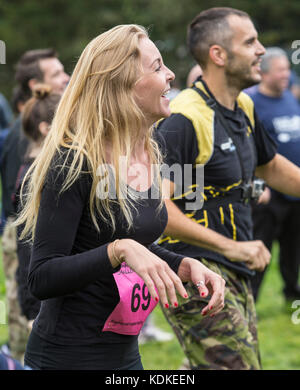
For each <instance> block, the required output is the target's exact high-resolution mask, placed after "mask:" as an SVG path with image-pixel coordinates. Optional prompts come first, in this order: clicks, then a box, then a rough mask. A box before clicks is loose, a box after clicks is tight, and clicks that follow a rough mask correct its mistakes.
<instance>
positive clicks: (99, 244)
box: [28, 159, 184, 345]
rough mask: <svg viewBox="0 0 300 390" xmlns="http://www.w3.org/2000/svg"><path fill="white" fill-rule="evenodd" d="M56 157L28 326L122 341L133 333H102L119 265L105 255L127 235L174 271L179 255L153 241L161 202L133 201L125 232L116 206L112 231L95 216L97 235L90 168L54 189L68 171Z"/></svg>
mask: <svg viewBox="0 0 300 390" xmlns="http://www.w3.org/2000/svg"><path fill="white" fill-rule="evenodd" d="M59 160H60V159H56V160H54V161H56V162H55V163H52V166H51V168H50V170H49V172H48V175H47V178H46V181H45V185H44V187H43V190H42V194H41V201H40V207H39V213H38V219H37V225H36V233H35V239H34V243H33V248H32V257H31V262H30V268H29V276H28V282H29V287H30V290H31V292H32V294H33V295H34V296H35V297H37V298H38V299H40V300H42V304H41V309H40V312H39V315H38V317H37V319H36V320H35V322H34V325H33V330H34V331H35V332H36V333H38V334H39V336H40V337H43V338H46V339H47V340H49V341H53V342H56V343H58V344H60V343H61V344H66V343H68V344H73V345H75V344H77V345H82V344H90V343H94V342H101V340H103V342H106V343H107V342H113V343H115V342H120V340H122V342H124V338H125V339H126V338H128V339H130V337H132V336H121V335H118V334H114V333H110V332H102V328H103V325H104V323H105V321H106V319H107V318H108V316H109V315H110V313H111V312H112V311H113V309H114V308H115V306H116V305H117V304H118V302H119V295H118V289H117V286H116V283H115V280H114V277H113V273H114V272H116V271H117V270H116V269H113V268H112V266H111V263H110V260H109V258H108V254H107V246H108V243H109V242H111V241H113V240H115V239H116V238H132V239H134V240H136V241H138V242H140V243H141V244H143V245H145V246H146V247H148V248H149V249H150V250H151V251H152V252H153V253H155V254H156V255H158V256H159V257H161V258H162V259H163V260H165V261H167V262H168V264H169V265H170V267H171V268H172V269H173V270H174V271H175V272H177V270H178V267H179V264H180V262H181V260H182V258H183V257H184V256H181V255H176V254H174V253H172V252H169V251H167V250H164V249H163V248H160V247H159V246H157V245H155V244H153V242H154V241H155V240H156V239H157V238H158V237H159V236H160V235H161V233H162V232H163V230H164V228H165V226H166V224H167V211H166V208H165V206H164V207H163V208H162V209H161V210H160V211H158V208H157V206H158V203H159V201H158V200H157V199H141V200H140V201H139V202H137V203H136V205H135V206H136V210H133V211H132V212H133V220H134V223H133V228H132V229H130V230H129V231H127V226H126V223H125V220H124V217H123V216H122V214H121V212H120V209H119V207H118V205H116V206H115V209H114V213H115V218H116V231H115V233H114V234H112V230H111V227H110V226H109V224H107V223H106V222H105V221H103V220H101V218H100V217H98V218H97V220H98V223H99V227H100V233H99V232H98V231H97V230H96V228H95V226H94V224H93V222H92V219H91V215H90V211H89V195H90V190H91V184H92V181H91V180H92V179H91V176H90V174H88V173H86V172H82V173H81V175H80V176H79V178H78V179H77V180H76V181H75V182H74V184H73V185H72V186H71V187H70V188H69V189H67V190H66V191H64V192H63V193H62V194H59V191H60V189H61V188H62V183H63V181H64V178H65V175H66V172H67V168H64V170H62V171H61V168H60V167H61V163H62V161H59ZM149 192H151V191H150V190H149V191H148V193H149ZM125 342H126V340H125Z"/></svg>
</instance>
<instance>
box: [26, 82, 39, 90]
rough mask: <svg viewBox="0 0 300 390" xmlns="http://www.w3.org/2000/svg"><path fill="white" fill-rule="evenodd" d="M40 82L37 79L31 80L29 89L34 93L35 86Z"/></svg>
mask: <svg viewBox="0 0 300 390" xmlns="http://www.w3.org/2000/svg"><path fill="white" fill-rule="evenodd" d="M38 82H39V81H38V80H37V79H30V80H29V81H28V87H29V88H30V89H31V91H33V88H34V86H35V85H36V84H37V83H38Z"/></svg>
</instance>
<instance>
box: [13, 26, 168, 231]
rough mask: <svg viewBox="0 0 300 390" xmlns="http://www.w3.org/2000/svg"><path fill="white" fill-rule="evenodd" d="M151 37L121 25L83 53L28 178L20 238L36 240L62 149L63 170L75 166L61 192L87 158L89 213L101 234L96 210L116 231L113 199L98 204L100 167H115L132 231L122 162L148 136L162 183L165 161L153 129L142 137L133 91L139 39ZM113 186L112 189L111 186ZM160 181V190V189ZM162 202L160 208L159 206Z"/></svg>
mask: <svg viewBox="0 0 300 390" xmlns="http://www.w3.org/2000/svg"><path fill="white" fill-rule="evenodd" d="M145 37H146V38H147V37H148V34H147V31H146V30H145V29H144V28H143V27H141V26H137V25H121V26H117V27H114V28H112V29H111V30H108V31H106V32H104V33H103V34H101V35H99V36H98V37H96V38H94V39H93V40H92V41H91V42H90V43H89V44H88V45H87V46H86V48H85V49H84V51H83V52H82V54H81V56H80V58H79V60H78V62H77V64H76V66H75V69H74V71H73V74H72V76H71V79H70V82H69V84H68V86H67V88H66V90H65V92H64V94H63V96H62V98H61V100H60V103H59V105H58V108H57V112H56V114H55V117H54V119H53V122H52V124H51V130H50V132H49V134H48V136H47V138H46V140H45V142H44V145H43V149H42V151H41V153H40V155H39V156H38V157H37V159H36V160H35V161H34V163H33V165H32V166H31V168H30V170H29V171H28V174H27V176H26V177H25V180H24V181H23V183H24V182H25V181H26V179H27V178H29V180H28V187H27V191H26V192H27V194H26V196H25V198H26V200H25V203H24V205H23V207H22V211H21V212H20V214H19V216H18V218H17V220H16V224H23V225H24V229H23V232H22V235H21V238H24V237H25V236H31V238H34V234H35V226H36V222H37V215H38V209H39V205H40V199H41V191H42V188H43V185H44V182H45V178H46V175H47V172H48V170H49V167H50V164H51V162H52V161H53V158H54V156H55V155H56V154H57V153H61V147H65V148H67V150H68V153H67V156H66V157H65V159H64V164H63V166H62V167H61V169H63V168H65V166H66V162H67V160H68V158H69V157H70V153H72V163H71V164H70V167H68V173H67V175H66V177H65V180H64V182H63V186H62V188H61V192H63V191H65V190H66V189H68V188H69V187H70V186H71V185H72V184H73V183H74V182H75V181H76V179H77V178H78V177H79V175H80V172H81V171H82V168H83V162H84V160H85V158H86V161H87V164H88V170H89V173H90V174H91V176H92V187H91V192H90V199H89V209H90V214H91V217H92V220H93V223H94V225H95V227H96V228H97V230H98V231H99V226H98V224H97V218H96V211H97V212H98V213H99V214H100V216H101V217H102V218H104V219H105V220H106V221H107V222H108V223H110V225H111V227H112V229H113V230H115V226H116V221H115V218H114V215H113V212H112V203H113V202H114V201H113V200H112V199H110V197H109V196H108V197H106V198H105V199H101V200H99V197H98V196H97V191H98V190H99V188H98V189H97V184H98V183H99V171H98V172H97V169H98V167H99V166H105V165H106V164H107V163H112V165H113V167H114V169H115V175H114V177H115V181H116V182H115V183H114V184H115V186H116V189H117V201H118V203H119V205H120V208H121V211H122V212H123V214H124V216H125V218H126V221H127V224H128V227H131V226H132V224H133V222H132V211H131V207H132V205H133V200H134V199H135V196H134V195H133V196H131V197H130V196H129V197H128V196H122V194H124V193H125V192H126V191H127V189H126V183H125V182H122V181H119V180H118V178H119V164H118V157H119V156H125V159H126V163H127V166H128V164H129V161H130V158H131V156H132V153H133V151H134V147H135V144H136V142H137V141H138V140H141V137H145V148H146V151H147V153H148V155H149V158H150V163H151V164H152V166H153V167H155V169H156V175H155V176H156V177H157V178H159V177H160V175H159V172H158V170H159V164H160V163H161V156H160V152H159V148H158V146H157V144H156V142H155V141H154V140H153V138H152V130H150V129H149V132H148V133H147V134H144V133H143V134H141V129H142V123H143V120H144V116H143V113H142V112H141V110H140V109H139V108H138V106H137V104H136V102H135V100H134V92H133V87H134V84H135V82H136V81H137V79H138V77H139V75H141V61H140V51H139V40H140V39H141V38H145ZM107 141H109V143H110V145H111V155H112V158H113V161H110V162H108V161H107V157H106V156H107V150H106V145H107ZM109 185H112V183H110V184H109ZM160 185H161V184H160V182H159V188H160ZM161 205H162V201H161V203H160V207H161Z"/></svg>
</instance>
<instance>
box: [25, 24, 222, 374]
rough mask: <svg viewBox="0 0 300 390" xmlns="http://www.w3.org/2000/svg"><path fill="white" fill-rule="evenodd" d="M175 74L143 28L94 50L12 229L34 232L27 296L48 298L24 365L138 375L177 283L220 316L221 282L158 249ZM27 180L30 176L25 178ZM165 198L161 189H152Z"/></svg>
mask: <svg viewBox="0 0 300 390" xmlns="http://www.w3.org/2000/svg"><path fill="white" fill-rule="evenodd" d="M173 79H174V74H173V73H172V72H171V71H170V70H169V69H168V68H167V67H166V66H165V65H164V64H163V60H162V58H161V55H160V53H159V51H158V50H157V48H156V47H155V45H154V44H153V42H151V41H150V39H149V38H148V35H147V32H146V31H145V29H144V28H142V27H139V26H136V25H124V26H117V27H115V28H113V29H111V30H109V31H107V32H105V33H103V34H101V35H99V36H98V37H96V38H95V39H94V40H93V41H91V42H90V43H89V44H88V45H87V47H86V48H85V49H84V51H83V53H82V54H81V56H80V58H79V60H78V63H77V65H76V67H75V69H74V72H73V75H72V77H71V79H70V82H69V85H68V87H67V89H66V91H65V93H64V95H63V96H62V99H61V101H60V104H59V106H58V109H57V112H56V115H55V117H54V119H53V122H52V126H51V131H50V132H49V134H48V136H47V139H46V140H45V143H44V146H43V150H42V151H41V153H40V154H39V156H38V158H37V159H36V160H35V162H34V163H33V165H32V168H31V169H30V170H29V172H28V176H27V180H29V183H28V187H27V188H28V191H27V199H26V203H25V204H24V208H23V211H22V213H21V214H20V216H19V219H18V221H17V223H19V224H20V223H24V225H25V227H24V229H23V233H22V234H23V236H22V237H21V238H23V237H27V236H28V235H31V237H32V239H33V252H32V258H31V264H30V269H29V278H28V280H29V286H30V289H31V292H32V293H33V294H34V295H35V296H36V297H38V298H39V299H40V300H42V304H41V310H40V312H39V315H38V317H37V319H36V320H35V322H34V324H33V330H32V332H31V335H30V338H29V342H28V345H27V351H26V355H25V362H26V364H27V365H28V366H30V367H32V368H35V369H77V370H78V369H94V370H100V369H142V368H143V367H142V364H141V360H140V355H139V350H138V342H137V337H138V333H139V330H140V328H141V327H142V325H143V322H144V321H145V319H146V317H147V315H149V314H150V312H151V310H153V308H154V307H155V305H156V304H157V302H158V300H160V301H161V303H162V304H163V305H164V306H166V307H169V305H172V306H175V307H176V306H177V298H176V292H175V290H177V292H178V293H179V294H180V295H181V296H182V297H187V294H186V290H185V288H184V287H183V284H182V282H181V280H182V281H187V280H192V281H193V282H194V283H195V284H197V285H198V286H199V294H203V296H206V295H208V294H211V300H210V302H209V305H207V306H206V307H205V308H204V309H203V314H206V315H214V313H216V312H218V311H220V310H221V309H222V307H223V299H224V281H223V279H222V278H221V277H220V276H218V275H216V274H215V273H213V272H211V271H209V270H208V269H207V268H206V267H204V266H203V265H201V264H200V263H199V262H198V261H196V260H194V259H190V258H183V257H182V256H179V255H176V254H174V253H171V252H168V251H165V250H162V249H161V248H159V247H157V246H156V245H154V244H152V243H153V242H154V241H155V240H156V239H157V238H158V237H159V236H160V234H161V233H162V232H163V230H164V227H165V225H166V223H167V213H166V208H165V206H164V203H163V201H162V199H161V197H159V196H152V197H151V196H150V194H151V193H152V190H153V189H155V191H153V192H154V193H156V194H157V193H159V194H160V184H159V180H158V178H159V172H158V169H159V163H160V154H159V150H158V148H157V145H156V143H155V142H154V141H153V139H152V136H151V135H152V125H153V123H154V122H155V121H157V120H158V119H159V118H161V117H166V116H168V115H170V111H169V101H168V99H167V98H166V97H165V94H166V93H167V91H168V90H169V88H170V82H171V81H172V80H173ZM25 180H26V178H25ZM157 190H158V191H157Z"/></svg>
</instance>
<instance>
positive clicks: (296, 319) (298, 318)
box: [291, 300, 300, 325]
mask: <svg viewBox="0 0 300 390" xmlns="http://www.w3.org/2000/svg"><path fill="white" fill-rule="evenodd" d="M292 309H297V310H295V311H294V313H293V314H292V318H291V320H292V323H293V324H294V325H299V324H300V300H297V301H294V302H293V303H292Z"/></svg>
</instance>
